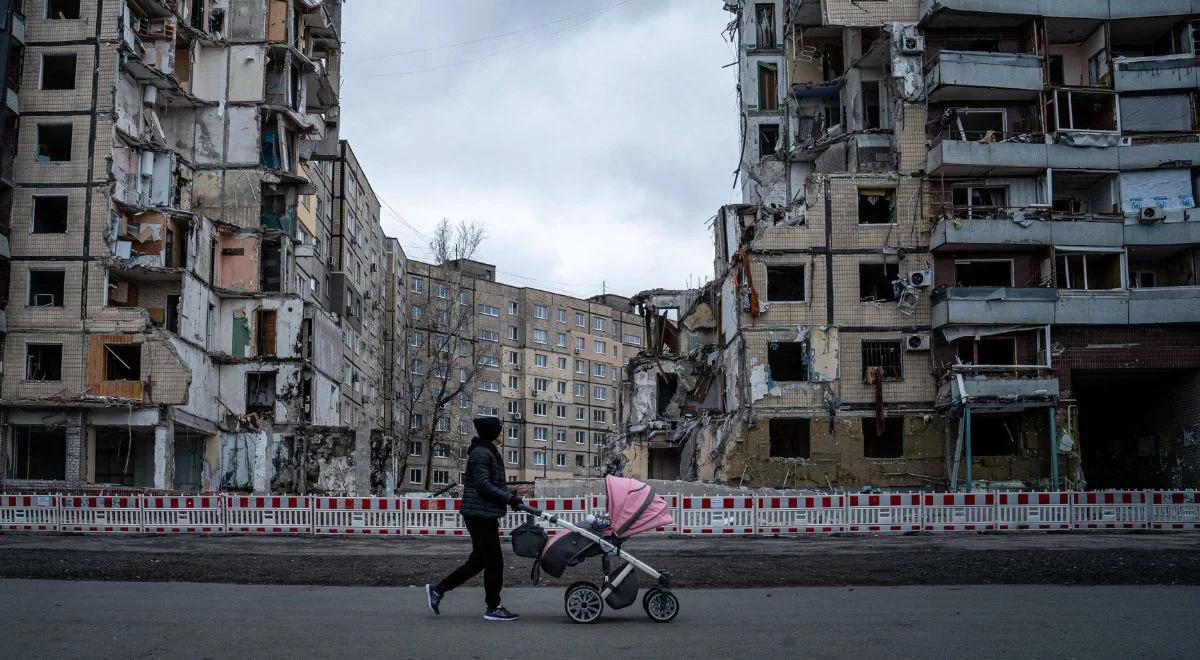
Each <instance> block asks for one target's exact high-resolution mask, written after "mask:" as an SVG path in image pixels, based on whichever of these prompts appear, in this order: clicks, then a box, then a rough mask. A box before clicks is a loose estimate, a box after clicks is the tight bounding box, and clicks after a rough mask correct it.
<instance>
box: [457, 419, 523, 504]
mask: <svg viewBox="0 0 1200 660" xmlns="http://www.w3.org/2000/svg"><path fill="white" fill-rule="evenodd" d="M506 483H507V481H506V480H505V477H504V461H502V460H500V450H499V449H496V445H494V444H492V443H490V442H486V441H484V440H480V439H479V438H473V439H472V440H471V448H470V449H468V450H467V469H466V470H465V471H464V474H463V494H462V510H461V511H460V513H462V515H463V517H465V518H502V517H504V513H505V511H507V510H508V505H509V503H511V502H512V501H513V495H512V494H511V493H509V492H508V490H506V489H505V484H506Z"/></svg>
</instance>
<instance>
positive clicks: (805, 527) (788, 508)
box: [757, 495, 846, 535]
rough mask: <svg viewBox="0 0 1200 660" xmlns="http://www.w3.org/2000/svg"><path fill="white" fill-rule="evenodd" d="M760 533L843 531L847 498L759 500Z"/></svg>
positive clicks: (817, 496) (824, 532)
mask: <svg viewBox="0 0 1200 660" xmlns="http://www.w3.org/2000/svg"><path fill="white" fill-rule="evenodd" d="M757 508H758V533H759V534H776V535H778V534H833V533H836V532H842V531H845V529H846V496H845V495H813V496H803V497H759V498H758V502H757Z"/></svg>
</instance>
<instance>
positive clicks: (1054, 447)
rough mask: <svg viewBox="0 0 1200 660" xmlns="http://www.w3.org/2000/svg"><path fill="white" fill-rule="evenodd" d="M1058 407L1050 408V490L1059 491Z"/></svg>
mask: <svg viewBox="0 0 1200 660" xmlns="http://www.w3.org/2000/svg"><path fill="white" fill-rule="evenodd" d="M1057 412H1058V407H1057V406H1053V405H1052V406H1050V489H1051V490H1054V491H1057V490H1058V433H1057V430H1056V429H1055V425H1056V423H1057V422H1058V420H1057V419H1056V413H1057Z"/></svg>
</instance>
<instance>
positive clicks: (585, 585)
mask: <svg viewBox="0 0 1200 660" xmlns="http://www.w3.org/2000/svg"><path fill="white" fill-rule="evenodd" d="M563 604H564V606H565V608H566V610H567V616H569V617H571V620H572V621H574V622H575V623H591V622H593V621H595V620H596V619H599V618H600V615H601V614H602V613H603V612H604V599H603V598H601V597H600V590H599V589H597V588H596V585H594V584H592V583H591V582H576V583H575V584H573V585H571V587H570V588H569V589H567V593H566V595H565V596H563Z"/></svg>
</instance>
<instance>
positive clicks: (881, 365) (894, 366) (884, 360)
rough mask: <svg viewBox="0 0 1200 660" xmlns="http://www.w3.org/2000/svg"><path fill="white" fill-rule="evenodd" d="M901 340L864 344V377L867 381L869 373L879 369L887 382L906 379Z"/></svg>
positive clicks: (872, 341)
mask: <svg viewBox="0 0 1200 660" xmlns="http://www.w3.org/2000/svg"><path fill="white" fill-rule="evenodd" d="M900 344H901V342H900V340H899V339H895V340H892V339H887V340H869V339H864V340H863V343H862V365H863V368H862V375H863V380H864V381H866V380H867V373H868V372H869V371H870V370H871V369H873V368H877V369H879V370H880V375H881V376H882V377H883V378H884V379H885V380H900V379H902V378H904V368H903V365H902V362H901V356H902V355H903V354H904V353H903V350H902V349H901V347H900Z"/></svg>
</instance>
